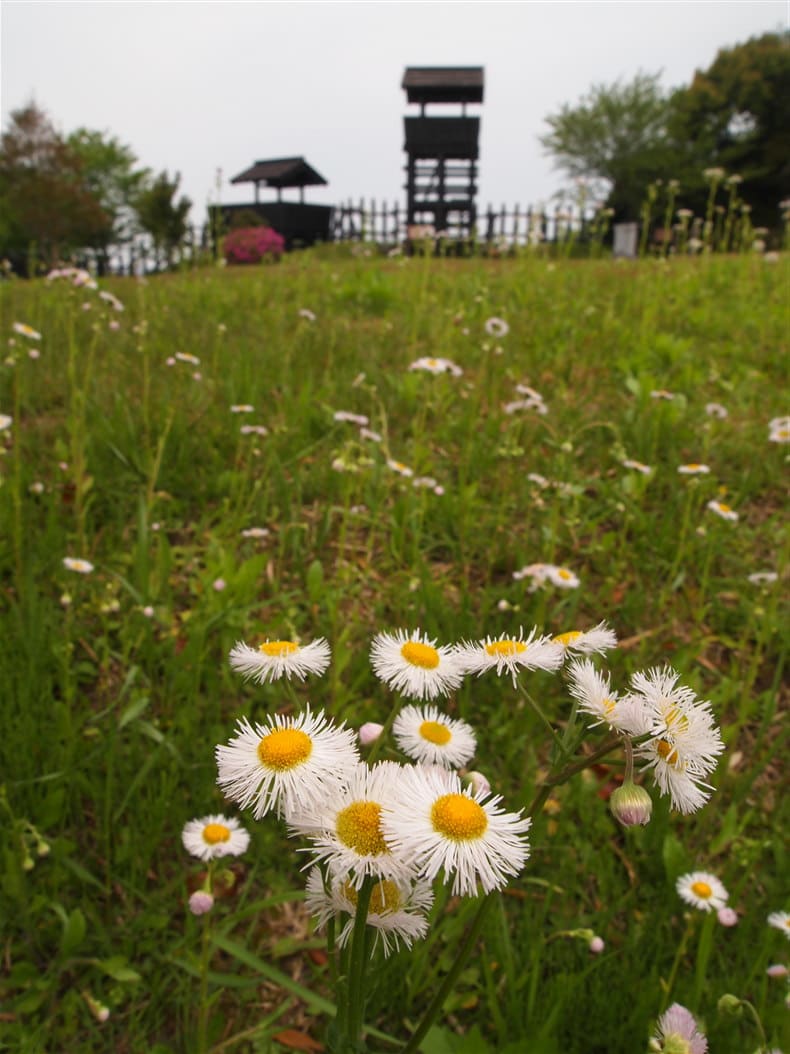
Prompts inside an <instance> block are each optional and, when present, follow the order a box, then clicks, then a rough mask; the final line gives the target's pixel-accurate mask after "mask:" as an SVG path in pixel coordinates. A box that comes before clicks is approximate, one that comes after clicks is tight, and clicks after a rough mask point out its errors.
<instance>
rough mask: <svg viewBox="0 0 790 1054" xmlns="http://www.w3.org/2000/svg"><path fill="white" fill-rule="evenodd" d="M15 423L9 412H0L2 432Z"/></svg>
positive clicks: (0, 429)
mask: <svg viewBox="0 0 790 1054" xmlns="http://www.w3.org/2000/svg"><path fill="white" fill-rule="evenodd" d="M13 423H14V419H13V417H9V416H8V414H0V432H5V431H7V430H8V429H9V428H10V427H11V425H12V424H13Z"/></svg>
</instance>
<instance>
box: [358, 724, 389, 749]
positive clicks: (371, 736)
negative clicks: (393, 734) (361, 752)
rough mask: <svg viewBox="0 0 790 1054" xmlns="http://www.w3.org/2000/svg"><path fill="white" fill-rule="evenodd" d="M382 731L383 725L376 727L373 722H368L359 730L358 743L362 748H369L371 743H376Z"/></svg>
mask: <svg viewBox="0 0 790 1054" xmlns="http://www.w3.org/2000/svg"><path fill="white" fill-rule="evenodd" d="M383 731H384V725H377V724H376V722H375V721H368V722H367V723H366V724H364V725H362V726H361V727H360V729H359V741H360V743H361V744H362V746H363V747H369V746H370V744H371V743H375V742H376V740H377V739H378V738H379V736H380V735H381V733H382V732H383Z"/></svg>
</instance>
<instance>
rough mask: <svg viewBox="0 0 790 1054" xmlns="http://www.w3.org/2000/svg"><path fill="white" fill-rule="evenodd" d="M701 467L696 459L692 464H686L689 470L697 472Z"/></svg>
mask: <svg viewBox="0 0 790 1054" xmlns="http://www.w3.org/2000/svg"><path fill="white" fill-rule="evenodd" d="M699 467H700V466H699V464H698V463H697V462H696V461H694V462H692V463H691V464H690V465H686V468H687V469H688V470H689V472H696V471H697V469H698V468H699Z"/></svg>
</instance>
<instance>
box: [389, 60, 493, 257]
mask: <svg viewBox="0 0 790 1054" xmlns="http://www.w3.org/2000/svg"><path fill="white" fill-rule="evenodd" d="M483 80H484V78H483V68H482V66H464V67H436V66H430V67H425V66H410V67H408V68H407V69H406V72H405V73H404V75H403V82H402V87H403V89H404V90H405V92H406V99H407V101H408V102H409V103H417V104H419V106H420V116H419V117H404V119H403V124H404V131H405V136H406V142H405V144H404V149H405V150H406V154H407V163H406V214H407V224H408V226H410V227H414V226H424V225H430V226H432V227H433V228H434V230H436V231H445V232H447V234H448V235H449V236H450V237H463V238H469V237H471V235H472V233H473V231H474V229H475V223H476V219H477V211H476V205H475V195H476V193H477V182H476V180H477V160H478V156H479V150H478V139H479V135H480V118H479V117H467V116H466V107H467V105H468V104H470V103H472V104H475V103H482V101H483ZM448 103H449V104H452V103H455V104H460V105H461V115H460V116H455V117H426V115H425V107H426V106H427V105H433V104H442V105H444V104H448Z"/></svg>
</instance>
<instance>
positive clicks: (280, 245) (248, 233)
mask: <svg viewBox="0 0 790 1054" xmlns="http://www.w3.org/2000/svg"><path fill="white" fill-rule="evenodd" d="M284 250H285V239H284V238H283V236H282V235H281V234H278V233H277V231H275V230H274V229H273V228H271V227H240V228H239V229H238V230H235V231H231V232H230V233H229V234H227V235H226V236H225V240H224V243H223V252H224V254H225V259H226V260H227V262H228V263H229V264H248V263H249V264H255V263H260V262H261V260H264V259H269V260H279V259H280V257H281V256H282V254H283V252H284Z"/></svg>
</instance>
